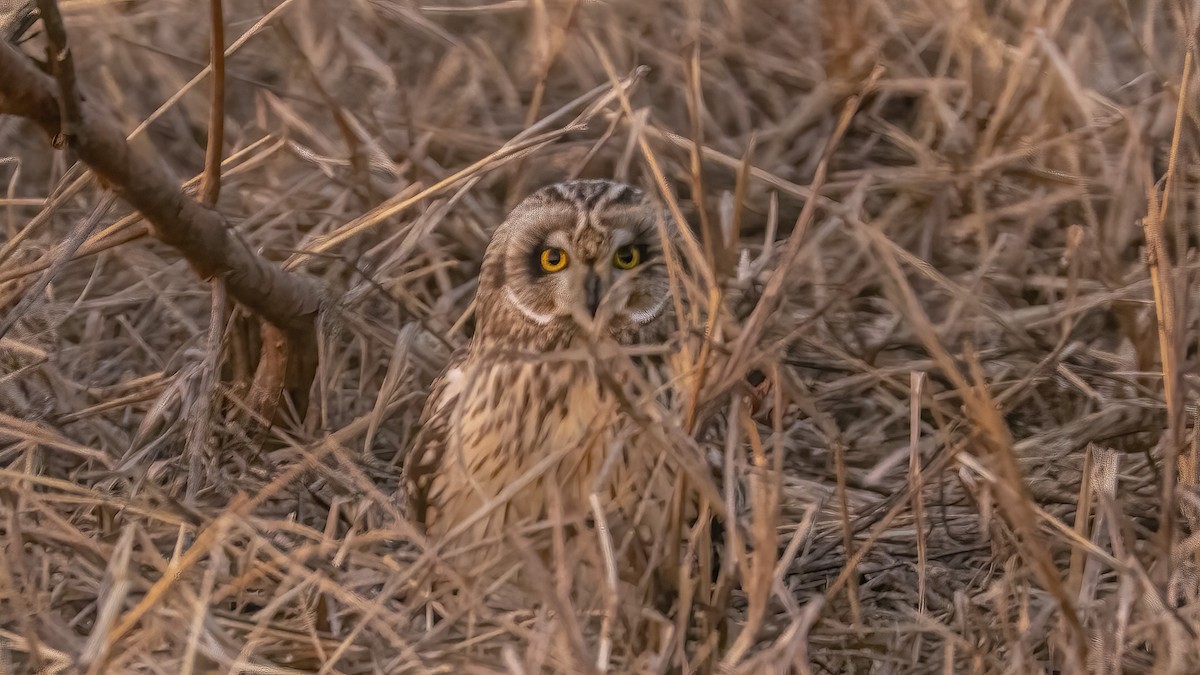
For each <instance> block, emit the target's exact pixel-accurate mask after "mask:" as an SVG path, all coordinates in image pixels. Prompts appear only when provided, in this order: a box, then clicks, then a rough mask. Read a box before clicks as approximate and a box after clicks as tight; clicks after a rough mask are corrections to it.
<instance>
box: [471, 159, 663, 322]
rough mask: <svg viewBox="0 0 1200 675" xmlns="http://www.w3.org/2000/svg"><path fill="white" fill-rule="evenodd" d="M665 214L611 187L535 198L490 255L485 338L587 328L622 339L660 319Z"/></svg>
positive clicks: (483, 296)
mask: <svg viewBox="0 0 1200 675" xmlns="http://www.w3.org/2000/svg"><path fill="white" fill-rule="evenodd" d="M660 216H661V210H660V209H659V207H658V206H656V205H655V204H654V203H653V202H652V201H650V200H649V199H648V198H647V197H646V195H645V194H643V193H642V191H641V190H638V189H637V188H634V187H631V186H629V185H625V184H622V183H615V182H612V181H606V180H577V181H569V182H564V183H556V184H554V185H550V186H547V187H544V188H542V189H540V190H538V191H537V192H534V193H533V194H532V195H530V196H529V197H526V198H525V199H524V200H523V201H522V202H521V203H520V204H518V205H517V207H516V208H515V209H513V211H512V213H510V214H509V216H508V218H507V219H506V220H505V221H504V223H503V224H501V225H500V227H499V228H497V230H496V232H495V234H494V235H493V237H492V241H491V243H490V244H489V245H488V250H487V253H486V254H485V256H484V262H483V269H482V270H481V272H480V281H479V284H480V285H479V291H478V294H479V303H478V314H477V317H478V329H477V330H478V332H479V333H480V334H483V335H490V336H492V337H502V336H503V335H504V334H505V333H506V332H510V331H512V330H513V329H514V328H518V327H519V328H524V329H526V330H533V331H537V330H545V331H558V330H561V329H563V328H565V327H569V326H579V327H581V328H583V329H584V330H585V331H589V332H591V331H595V332H597V333H599V332H601V331H607V332H608V333H609V334H610V335H613V336H618V337H619V336H624V335H629V334H631V333H635V332H637V331H638V330H639V329H640V328H641V327H643V326H645V325H647V324H649V323H651V322H653V321H655V320H657V319H658V318H659V317H660V316H661V315H662V313H663V310H664V308H665V307H666V304H667V302H668V300H669V283H668V280H667V268H666V264H665V263H664V260H663V251H662V241H661V238H660V236H659V231H658V218H659V217H660ZM513 321H517V322H519V323H522V324H524V325H521V326H513V325H512V322H513ZM522 332H525V331H522Z"/></svg>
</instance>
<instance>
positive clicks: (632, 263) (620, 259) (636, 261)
mask: <svg viewBox="0 0 1200 675" xmlns="http://www.w3.org/2000/svg"><path fill="white" fill-rule="evenodd" d="M641 263H642V251H641V249H639V248H638V247H637V246H622V247H621V248H619V249H617V252H616V253H614V254H613V266H615V267H616V268H617V269H622V270H631V269H633V268H635V267H637V266H638V265H640V264H641Z"/></svg>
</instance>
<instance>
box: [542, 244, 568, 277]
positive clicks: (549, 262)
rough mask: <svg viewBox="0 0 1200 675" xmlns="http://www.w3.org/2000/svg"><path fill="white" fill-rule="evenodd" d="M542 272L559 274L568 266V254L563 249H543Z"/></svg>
mask: <svg viewBox="0 0 1200 675" xmlns="http://www.w3.org/2000/svg"><path fill="white" fill-rule="evenodd" d="M541 261H542V270H544V271H546V272H558V271H561V270H562V269H563V268H564V267H566V266H567V252H566V251H564V250H562V249H561V248H544V249H542V256H541Z"/></svg>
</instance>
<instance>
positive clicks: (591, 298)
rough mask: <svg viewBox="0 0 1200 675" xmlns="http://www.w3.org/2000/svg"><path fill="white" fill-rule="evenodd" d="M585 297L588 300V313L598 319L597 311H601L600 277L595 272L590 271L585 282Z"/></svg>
mask: <svg viewBox="0 0 1200 675" xmlns="http://www.w3.org/2000/svg"><path fill="white" fill-rule="evenodd" d="M583 292H584V297H585V298H586V299H587V308H588V312H589V313H590V314H591V315H592V318H595V317H596V312H597V310H599V309H600V295H601V294H600V275H598V274H596V272H595V270H588V273H587V277H585V278H584V280H583Z"/></svg>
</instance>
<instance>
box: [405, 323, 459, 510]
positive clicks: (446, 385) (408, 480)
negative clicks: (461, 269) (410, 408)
mask: <svg viewBox="0 0 1200 675" xmlns="http://www.w3.org/2000/svg"><path fill="white" fill-rule="evenodd" d="M467 351H468V349H467V347H466V346H465V345H464V346H462V347H459V348H458V349H456V350H455V351H454V353H453V354H452V355H451V356H450V362H449V363H448V364H446V368H445V369H444V370H443V371H442V373H441V374H440V375H438V376H437V378H436V379H435V380H434V381H433V384H431V385H430V387H429V398H427V399H425V407H424V408H422V409H421V420H420V422H419V423H418V429H417V435H416V437H415V438H414V439H413V444H412V446H411V447H410V448H409V451H408V454H407V455H406V456H405V458H404V467H403V468H402V469H401V476H402V478H403V480H404V484H405V487H406V488H407V491H408V506H409V513H410V516H411V517H412V518H413V520H415V521H417V522H420V523H424V522H425V507H426V498H427V496H428V493H429V482H430V479H431V478H432V477H433V474H434V472H435V471H437V470H438V466H439V465H440V464H441V455H442V452H443V451H444V449H445V447H446V439H447V438H448V437H449V435H450V421H451V419H452V414H451V413H452V411H453V410H454V408H455V404H456V402H457V401H458V397H459V395H460V394H461V393H462V389H463V373H462V364H463V362H464V361H466V359H467Z"/></svg>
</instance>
